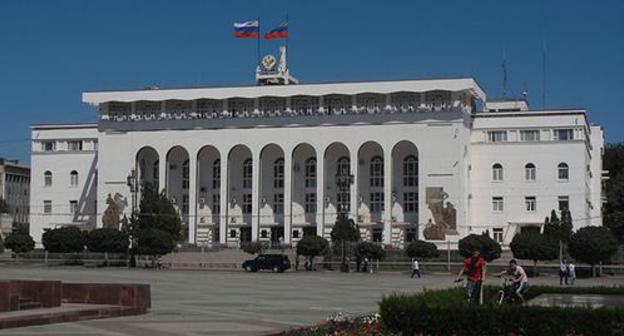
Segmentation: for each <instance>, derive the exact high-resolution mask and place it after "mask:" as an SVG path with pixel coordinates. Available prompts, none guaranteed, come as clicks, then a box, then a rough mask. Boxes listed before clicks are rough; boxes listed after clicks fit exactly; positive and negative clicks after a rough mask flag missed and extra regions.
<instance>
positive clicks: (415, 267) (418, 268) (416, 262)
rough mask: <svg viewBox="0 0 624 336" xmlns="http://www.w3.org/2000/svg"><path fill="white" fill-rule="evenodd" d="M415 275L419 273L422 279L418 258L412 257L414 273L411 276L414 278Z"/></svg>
mask: <svg viewBox="0 0 624 336" xmlns="http://www.w3.org/2000/svg"><path fill="white" fill-rule="evenodd" d="M414 275H417V276H418V278H419V279H420V265H418V260H416V259H412V275H411V276H410V278H412V279H413V278H414Z"/></svg>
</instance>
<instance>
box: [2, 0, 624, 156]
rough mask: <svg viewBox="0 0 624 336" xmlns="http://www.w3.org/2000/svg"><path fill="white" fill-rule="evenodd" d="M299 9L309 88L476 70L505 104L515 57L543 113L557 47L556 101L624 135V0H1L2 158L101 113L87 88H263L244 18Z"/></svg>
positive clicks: (301, 64)
mask: <svg viewBox="0 0 624 336" xmlns="http://www.w3.org/2000/svg"><path fill="white" fill-rule="evenodd" d="M286 14H288V16H289V18H290V34H291V39H290V50H289V52H290V54H289V65H290V68H291V70H292V72H293V73H294V74H295V75H296V76H297V77H298V78H299V79H300V80H301V81H302V82H319V81H323V82H327V81H350V80H366V79H399V78H429V77H460V76H472V77H474V78H476V79H477V80H478V81H479V83H480V84H481V86H483V88H484V89H485V90H486V92H487V93H488V97H490V98H494V97H499V96H500V95H501V93H502V70H501V63H502V60H503V55H506V56H505V58H506V60H507V61H506V62H507V68H508V83H509V84H508V87H509V91H510V94H511V95H513V94H515V95H520V94H521V92H522V91H523V90H525V89H526V90H527V91H528V97H529V102H530V103H531V104H532V106H533V107H536V108H537V107H541V106H542V50H543V46H544V45H545V46H546V50H547V66H546V69H547V85H546V88H547V98H546V105H547V107H585V108H587V109H588V111H589V115H590V120H591V122H593V123H598V124H601V125H604V128H605V130H606V137H607V141H609V142H617V141H621V140H623V139H624V127H622V126H623V125H624V114H623V112H622V111H621V106H622V105H623V104H622V103H623V102H622V97H624V42H623V41H624V1H619V0H607V1H599V2H597V1H595V2H591V3H590V2H589V1H572V2H571V1H532V0H531V1H529V0H527V1H522V2H510V1H444V2H443V1H435V2H434V1H426V2H423V1H413V0H411V1H362V0H359V1H293V0H291V1H278V0H274V1H264V0H255V1H242V0H239V1H190V0H187V1H147V0H145V1H136V0H135V1H132V0H106V1H104V0H101V1H95V0H93V1H83V0H64V1H61V0H58V1H54V0H46V1H28V0H22V1H2V2H0V113H1V116H2V117H1V119H0V156H6V157H10V158H17V159H20V160H21V161H23V162H28V161H29V156H30V143H29V140H28V139H29V138H30V129H29V126H30V125H31V124H34V123H59V122H88V121H94V120H95V117H96V113H95V110H94V109H93V108H91V107H89V106H86V105H84V104H83V103H82V102H81V97H80V94H81V92H83V91H86V90H99V89H118V88H141V87H146V86H150V85H158V86H161V87H171V86H197V85H207V86H209V85H228V84H250V83H252V82H253V69H254V66H255V64H254V62H255V59H256V45H255V41H254V40H243V39H234V38H232V37H231V34H232V23H233V22H235V21H242V20H247V19H253V18H255V17H258V16H259V17H260V18H261V25H262V26H263V31H265V30H266V29H269V28H270V26H274V25H277V24H279V23H280V22H281V21H282V20H283V18H284V17H285V16H286ZM275 41H277V42H268V43H263V46H262V47H263V52H264V53H267V52H274V51H275V50H276V48H277V46H278V42H279V41H280V40H275Z"/></svg>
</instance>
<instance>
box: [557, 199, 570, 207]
mask: <svg viewBox="0 0 624 336" xmlns="http://www.w3.org/2000/svg"><path fill="white" fill-rule="evenodd" d="M557 201H558V203H559V211H563V210H570V196H559V197H557Z"/></svg>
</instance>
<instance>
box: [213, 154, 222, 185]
mask: <svg viewBox="0 0 624 336" xmlns="http://www.w3.org/2000/svg"><path fill="white" fill-rule="evenodd" d="M220 187H221V160H219V159H216V160H214V162H213V163H212V189H218V188H220Z"/></svg>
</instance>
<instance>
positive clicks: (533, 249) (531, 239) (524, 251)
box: [509, 230, 559, 276]
mask: <svg viewBox="0 0 624 336" xmlns="http://www.w3.org/2000/svg"><path fill="white" fill-rule="evenodd" d="M509 247H510V248H511V252H512V253H513V256H514V258H517V259H527V260H532V261H533V275H535V276H537V262H538V261H545V260H552V259H556V258H557V256H558V255H559V243H558V241H556V240H554V239H552V238H550V237H548V236H546V235H543V234H540V233H539V232H538V231H532V230H525V231H521V232H519V233H517V234H516V235H515V236H514V237H513V239H512V240H511V244H510V245H509Z"/></svg>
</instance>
